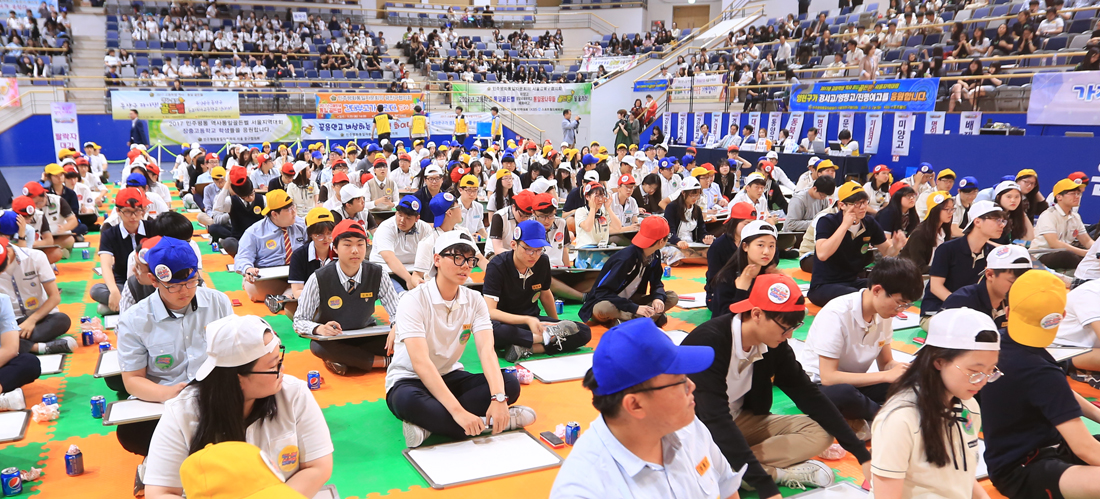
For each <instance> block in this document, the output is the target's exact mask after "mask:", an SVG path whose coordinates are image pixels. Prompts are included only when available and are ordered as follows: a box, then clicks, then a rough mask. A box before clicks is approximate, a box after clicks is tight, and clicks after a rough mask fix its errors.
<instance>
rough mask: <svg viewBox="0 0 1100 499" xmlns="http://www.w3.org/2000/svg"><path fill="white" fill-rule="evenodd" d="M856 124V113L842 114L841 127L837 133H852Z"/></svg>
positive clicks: (846, 112)
mask: <svg viewBox="0 0 1100 499" xmlns="http://www.w3.org/2000/svg"><path fill="white" fill-rule="evenodd" d="M855 122H856V113H853V112H851V111H845V112H841V113H840V125H839V126H837V131H836V133H840V131H841V130H847V131H849V132H852V131H853V130H852V128H853V124H854V123H855Z"/></svg>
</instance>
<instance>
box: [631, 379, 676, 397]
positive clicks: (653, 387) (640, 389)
mask: <svg viewBox="0 0 1100 499" xmlns="http://www.w3.org/2000/svg"><path fill="white" fill-rule="evenodd" d="M687 382H688V378H687V376H684V379H682V380H680V381H677V382H675V383H670V384H667V385H661V386H651V387H649V388H639V389H637V390H631V391H629V392H627V393H644V392H655V391H657V390H664V389H665V388H672V387H674V386H680V385H684V392H685V393H686V392H687V391H688V387H687Z"/></svg>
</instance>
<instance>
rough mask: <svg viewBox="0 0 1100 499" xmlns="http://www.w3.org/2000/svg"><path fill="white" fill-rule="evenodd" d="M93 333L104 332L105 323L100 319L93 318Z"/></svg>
mask: <svg viewBox="0 0 1100 499" xmlns="http://www.w3.org/2000/svg"><path fill="white" fill-rule="evenodd" d="M92 332H96V333H102V332H103V322H102V321H100V320H99V317H92Z"/></svg>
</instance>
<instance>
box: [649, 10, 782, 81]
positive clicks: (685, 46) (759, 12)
mask: <svg viewBox="0 0 1100 499" xmlns="http://www.w3.org/2000/svg"><path fill="white" fill-rule="evenodd" d="M743 9H744V7H737V8H730V9H727V10H723V11H722V13H721V14H720V15H719V16H718V17H715V18H714V19H711V20H710V22H708V23H707V24H705V25H704V27H703V28H700V29H699V31H694V32H692V36H691V38H689V40H683V43H682V44H681V46H680V47H679V48H677V50H675V51H672V52H671V53H668V52H669V51H667V50H666V51H665V52H662V53H657V52H650V54H660V58H661V59H668V58H672V57H679V56H680V55H682V53H683V51H685V50H692V49H698V48H701V47H693V46H691V44H690V43H687V42H689V41H694V40H695V39H696V38H697V37H698V35H699V34H701V33H703V32H705V30H707V29H710V27H711V25H712V23H714V24H716V23H715V21H718V20H719V19H721V20H723V21H724V20H725V14H726V13H727V11H728V12H731V13H732V12H733V11H735V10H743ZM763 14H764V7H757V8H756V9H755V10H753V11H752V12H751V13H749V14H745V15H742V16H741V17H743V18H750V17H753V16H762V15H763ZM718 39H719V38H718V37H714V38H712V39H711V40H712V41H713V40H718ZM651 57H652V56H651ZM663 66H664V64H658V65H657V67H655V68H653V69H651V70H649V71H647V72H645V73H643V74H642V75H640V76H638V77H637V78H635V79H634V82H635V83H637V82H638V81H641V80H644V79H647V78H649V77H651V76H652V75H653V74H654V72H655V71H656V70H659V69H660V68H661V67H663Z"/></svg>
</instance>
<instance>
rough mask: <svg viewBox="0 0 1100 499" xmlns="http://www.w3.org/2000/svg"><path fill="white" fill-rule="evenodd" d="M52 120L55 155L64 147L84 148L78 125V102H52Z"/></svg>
mask: <svg viewBox="0 0 1100 499" xmlns="http://www.w3.org/2000/svg"><path fill="white" fill-rule="evenodd" d="M50 122H51V123H52V124H53V152H54V157H57V156H58V155H60V154H61V150H62V149H72V150H74V151H82V150H84V148H83V147H81V146H80V131H79V130H78V129H77V128H78V127H77V126H76V103H73V102H51V103H50Z"/></svg>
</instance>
